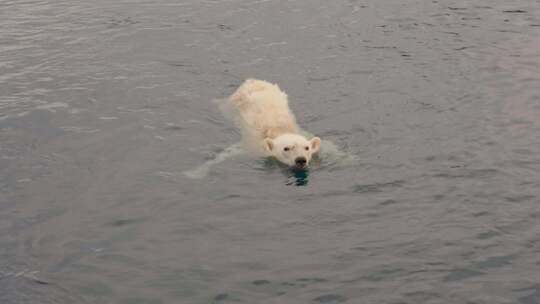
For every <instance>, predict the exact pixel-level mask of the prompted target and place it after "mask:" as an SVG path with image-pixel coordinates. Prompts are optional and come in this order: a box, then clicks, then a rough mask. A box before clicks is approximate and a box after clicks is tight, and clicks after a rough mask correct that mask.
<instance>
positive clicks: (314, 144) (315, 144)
mask: <svg viewBox="0 0 540 304" xmlns="http://www.w3.org/2000/svg"><path fill="white" fill-rule="evenodd" d="M309 143H310V144H311V151H312V152H313V153H315V152H317V151H319V148H320V147H321V139H320V138H318V137H313V138H312V139H311V140H310V141H309Z"/></svg>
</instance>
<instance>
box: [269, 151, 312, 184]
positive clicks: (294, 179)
mask: <svg viewBox="0 0 540 304" xmlns="http://www.w3.org/2000/svg"><path fill="white" fill-rule="evenodd" d="M313 161H314V163H313V162H312V164H317V163H318V162H319V160H318V158H314V159H313ZM260 169H261V170H263V171H274V170H279V171H280V172H281V173H282V174H283V175H284V176H285V178H286V181H285V184H286V185H287V186H306V185H307V184H308V182H309V179H308V177H309V167H308V168H302V169H301V168H295V167H289V166H287V165H284V164H283V163H281V162H280V161H278V160H277V159H275V158H273V157H267V158H264V159H263V160H262V161H261V167H260Z"/></svg>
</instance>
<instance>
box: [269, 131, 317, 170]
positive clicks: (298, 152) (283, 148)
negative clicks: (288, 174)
mask: <svg viewBox="0 0 540 304" xmlns="http://www.w3.org/2000/svg"><path fill="white" fill-rule="evenodd" d="M320 146H321V139H320V138H318V137H313V138H312V139H311V140H307V139H306V138H305V137H303V136H301V135H298V134H282V135H280V136H278V137H276V138H274V139H270V138H266V139H264V148H265V149H266V150H267V151H268V152H269V153H270V155H272V156H273V157H275V158H277V160H279V161H280V162H282V163H284V164H286V165H289V166H291V167H293V166H294V167H297V168H301V169H302V168H306V167H307V166H308V165H309V161H310V160H311V156H312V155H313V154H314V153H316V152H317V151H319V148H320Z"/></svg>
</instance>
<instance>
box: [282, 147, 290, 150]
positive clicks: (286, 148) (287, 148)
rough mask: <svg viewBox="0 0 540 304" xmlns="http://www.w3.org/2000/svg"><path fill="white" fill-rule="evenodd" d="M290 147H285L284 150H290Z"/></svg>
mask: <svg viewBox="0 0 540 304" xmlns="http://www.w3.org/2000/svg"><path fill="white" fill-rule="evenodd" d="M290 149H291V148H289V147H285V148H283V151H289V150H290Z"/></svg>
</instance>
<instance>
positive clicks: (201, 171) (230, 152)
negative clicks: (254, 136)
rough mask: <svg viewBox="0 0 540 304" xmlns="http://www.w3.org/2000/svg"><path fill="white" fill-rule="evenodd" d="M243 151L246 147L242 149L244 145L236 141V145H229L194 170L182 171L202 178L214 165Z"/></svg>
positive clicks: (194, 177) (192, 176)
mask: <svg viewBox="0 0 540 304" xmlns="http://www.w3.org/2000/svg"><path fill="white" fill-rule="evenodd" d="M243 153H244V149H242V145H241V144H240V143H236V144H234V145H231V146H229V147H228V148H226V149H225V150H223V151H221V152H219V153H218V154H217V155H216V157H215V158H213V159H210V160H208V161H206V162H205V163H204V164H202V165H200V166H199V167H197V168H195V169H192V170H187V171H184V172H182V173H183V174H184V175H185V176H187V177H189V178H193V179H201V178H204V177H206V176H207V175H208V172H209V171H210V168H211V167H212V166H214V165H217V164H219V163H222V162H224V161H225V160H227V159H229V158H231V157H234V156H236V155H240V154H243Z"/></svg>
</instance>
